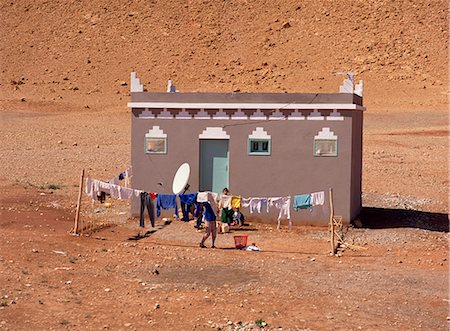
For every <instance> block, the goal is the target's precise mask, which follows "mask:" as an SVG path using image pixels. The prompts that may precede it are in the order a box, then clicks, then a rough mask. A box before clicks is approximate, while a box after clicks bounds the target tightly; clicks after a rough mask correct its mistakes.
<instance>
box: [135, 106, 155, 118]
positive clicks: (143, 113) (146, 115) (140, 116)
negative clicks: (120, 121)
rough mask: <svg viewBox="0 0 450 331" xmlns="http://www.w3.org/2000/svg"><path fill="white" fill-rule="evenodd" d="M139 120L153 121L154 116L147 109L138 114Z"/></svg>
mask: <svg viewBox="0 0 450 331" xmlns="http://www.w3.org/2000/svg"><path fill="white" fill-rule="evenodd" d="M139 118H144V119H145V118H147V119H153V118H155V115H154V114H153V113H152V112H151V111H150V110H149V109H148V108H145V110H144V111H143V112H142V113H140V114H139Z"/></svg>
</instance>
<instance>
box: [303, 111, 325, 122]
mask: <svg viewBox="0 0 450 331" xmlns="http://www.w3.org/2000/svg"><path fill="white" fill-rule="evenodd" d="M306 119H307V120H309V121H323V120H324V119H325V117H323V116H322V114H321V113H320V111H318V110H317V109H314V111H313V112H312V113H311V114H309V116H308V117H307V118H306Z"/></svg>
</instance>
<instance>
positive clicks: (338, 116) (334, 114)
mask: <svg viewBox="0 0 450 331" xmlns="http://www.w3.org/2000/svg"><path fill="white" fill-rule="evenodd" d="M326 120H327V121H343V120H344V116H342V115H341V113H340V112H338V111H337V110H336V109H334V110H333V112H332V113H331V114H330V116H327V117H326Z"/></svg>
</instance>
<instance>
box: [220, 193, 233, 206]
mask: <svg viewBox="0 0 450 331" xmlns="http://www.w3.org/2000/svg"><path fill="white" fill-rule="evenodd" d="M231 199H232V196H231V195H225V194H222V195H221V196H220V201H219V208H226V209H231Z"/></svg>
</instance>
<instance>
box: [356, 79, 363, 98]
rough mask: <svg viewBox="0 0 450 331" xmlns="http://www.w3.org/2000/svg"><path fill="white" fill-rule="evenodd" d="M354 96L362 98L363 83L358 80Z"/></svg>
mask: <svg viewBox="0 0 450 331" xmlns="http://www.w3.org/2000/svg"><path fill="white" fill-rule="evenodd" d="M355 94H356V95H359V96H360V97H362V96H363V81H362V80H360V81H359V83H358V84H356V85H355Z"/></svg>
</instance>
